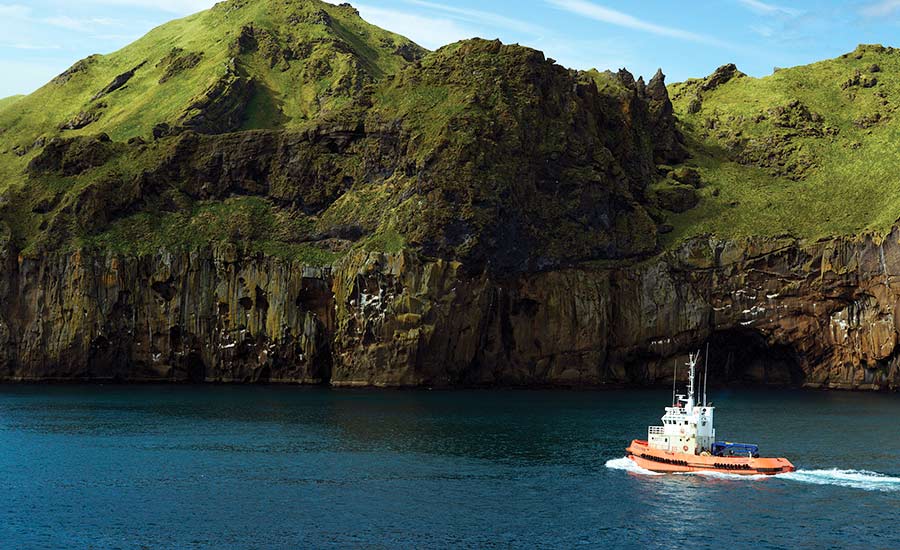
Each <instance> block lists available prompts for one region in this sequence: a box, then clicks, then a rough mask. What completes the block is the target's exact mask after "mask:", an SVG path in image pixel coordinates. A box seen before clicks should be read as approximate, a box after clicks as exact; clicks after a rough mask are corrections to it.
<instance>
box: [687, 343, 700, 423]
mask: <svg viewBox="0 0 900 550" xmlns="http://www.w3.org/2000/svg"><path fill="white" fill-rule="evenodd" d="M697 355H699V354H697ZM688 357H689V358H690V359H689V361H688V367H690V369H691V372H690V380H691V383H690V385H689V386H688V400H687V406H686V407H685V408H686V409H687V413H688V414H691V411H693V410H694V378H695V368H696V366H697V356H695V355H694V354H693V353H691V354H688Z"/></svg>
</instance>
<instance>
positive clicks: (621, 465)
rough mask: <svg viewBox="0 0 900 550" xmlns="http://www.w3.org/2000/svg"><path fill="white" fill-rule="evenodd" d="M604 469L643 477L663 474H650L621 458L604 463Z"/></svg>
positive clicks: (648, 471)
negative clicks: (622, 471)
mask: <svg viewBox="0 0 900 550" xmlns="http://www.w3.org/2000/svg"><path fill="white" fill-rule="evenodd" d="M606 467H607V468H610V469H612V470H625V471H626V472H631V473H633V474H641V475H645V476H661V475H665V474H661V473H659V472H651V471H650V470H646V469H644V468H641V467H640V466H638V465H637V464H635V462H634V461H633V460H631V459H630V458H628V457H622V458H611V459H609V460H607V461H606Z"/></svg>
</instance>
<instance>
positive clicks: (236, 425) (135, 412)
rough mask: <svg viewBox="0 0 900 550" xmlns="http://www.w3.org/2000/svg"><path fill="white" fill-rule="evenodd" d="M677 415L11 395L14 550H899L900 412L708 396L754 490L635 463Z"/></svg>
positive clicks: (491, 396) (578, 405) (500, 396)
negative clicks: (750, 459) (752, 446)
mask: <svg viewBox="0 0 900 550" xmlns="http://www.w3.org/2000/svg"><path fill="white" fill-rule="evenodd" d="M669 399H670V396H669V393H668V392H666V391H601V392H571V391H570V392H564V391H560V392H555V391H457V392H443V391H440V392H439V391H368V390H366V391H362V390H359V391H357V390H349V391H348V390H341V391H336V390H327V389H308V388H295V387H249V386H245V387H237V386H235V387H221V386H216V387H213V386H210V387H189V386H136V387H132V386H0V547H2V548H15V549H18V548H66V549H68V548H97V549H105V548H154V549H155V548H163V549H168V548H172V549H178V548H210V549H212V548H215V549H224V548H248V549H250V548H259V549H278V548H328V547H334V548H445V547H450V546H453V547H468V548H495V547H496V548H686V549H692V550H693V549H698V548H716V549H721V548H753V549H769V548H791V549H793V548H810V549H813V548H815V549H819V548H866V549H879V548H884V549H896V548H900V396H898V395H884V394H878V395H876V394H855V393H817V392H792V391H761V390H752V391H751V390H734V391H716V392H713V395H712V399H713V401H714V403H715V405H716V406H717V407H718V409H717V411H716V416H717V430H718V433H719V436H720V438H722V439H725V438H727V439H728V440H731V441H741V442H754V443H759V444H760V446H761V451H762V452H763V454H765V455H775V456H786V457H788V458H790V459H791V460H792V461H793V462H794V464H795V465H796V466H798V468H799V471H798V472H796V473H792V474H786V475H780V476H777V477H774V478H751V479H745V478H740V477H737V476H725V475H715V476H712V475H651V474H649V473H648V472H643V471H641V470H639V469H637V468H635V467H634V466H632V465H631V463H630V462H629V461H627V460H626V459H623V457H624V450H623V449H624V447H625V446H626V444H627V443H628V442H629V441H630V440H631V439H633V438H636V437H640V438H643V437H644V436H645V434H646V428H647V426H648V425H650V424H657V423H658V421H659V417H660V416H661V415H662V412H663V410H662V407H664V406H665V405H666V403H667V402H668V401H669Z"/></svg>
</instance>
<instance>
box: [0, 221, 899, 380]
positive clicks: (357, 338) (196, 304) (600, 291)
mask: <svg viewBox="0 0 900 550" xmlns="http://www.w3.org/2000/svg"><path fill="white" fill-rule="evenodd" d="M4 262H5V264H6V265H7V269H6V270H5V276H4V278H3V280H2V281H0V291H2V292H3V308H2V320H0V346H2V357H3V360H2V363H0V374H2V377H3V378H4V379H8V380H47V379H51V380H52V379H76V380H77V379H91V380H96V379H122V380H181V381H188V380H193V381H200V380H205V381H226V382H258V381H279V382H295V383H330V384H332V385H335V386H361V385H383V386H421V385H427V386H452V385H464V384H465V385H498V384H500V385H565V386H568V385H604V384H662V383H669V382H670V381H671V376H672V364H673V362H674V361H675V360H678V361H681V360H682V359H683V358H684V355H685V354H686V352H687V351H690V350H694V349H697V348H700V347H701V346H702V345H703V344H704V342H705V341H709V342H711V344H712V346H711V348H712V358H711V359H712V363H711V365H712V371H711V373H710V376H711V380H713V381H714V383H717V384H722V383H730V382H738V383H753V384H777V385H786V384H803V385H806V386H807V387H827V388H839V389H886V388H896V387H897V386H898V385H900V367H898V363H900V359H898V357H900V353H898V348H897V339H898V328H897V323H896V321H895V317H894V309H895V307H896V305H897V303H898V302H900V280H898V279H897V276H898V275H900V231H895V232H894V233H892V234H891V235H889V236H888V238H886V239H885V240H884V241H874V240H872V239H869V238H860V239H838V240H830V241H822V242H815V243H799V242H794V241H746V242H740V243H737V242H718V241H712V240H703V241H693V242H691V243H688V244H687V245H685V246H684V247H682V248H681V249H679V250H678V251H677V252H675V253H672V254H667V255H664V256H661V257H659V258H656V259H654V260H652V261H648V262H645V263H642V264H640V265H636V266H632V267H623V268H617V269H610V270H601V269H593V270H590V269H564V270H556V271H550V272H544V273H533V274H525V275H520V276H515V277H512V278H510V279H508V280H498V279H496V278H493V277H491V276H489V275H486V274H485V275H480V276H471V275H468V274H466V273H465V271H464V270H463V269H462V265H461V264H460V263H458V262H453V261H447V260H426V259H422V258H420V257H418V256H417V255H415V254H412V253H408V252H407V253H398V254H392V255H385V254H377V253H363V252H360V253H356V254H352V255H351V256H348V257H347V258H345V260H344V261H342V262H341V263H340V264H339V265H336V266H335V267H334V269H333V270H329V269H318V270H317V269H309V268H304V267H303V266H300V265H295V264H292V263H290V262H284V261H279V260H274V259H271V258H264V257H259V256H251V257H247V256H242V255H240V254H239V253H237V252H236V251H235V250H234V249H229V248H226V249H216V250H212V251H208V252H206V253H194V254H190V255H161V256H159V257H157V258H148V259H141V260H126V259H123V258H115V257H90V256H85V255H80V254H75V255H68V256H57V257H48V258H45V259H43V260H40V261H37V260H22V259H16V258H15V257H9V256H8V255H7V256H6V257H4ZM10 319H12V320H13V321H14V322H12V323H10V322H9V320H10Z"/></svg>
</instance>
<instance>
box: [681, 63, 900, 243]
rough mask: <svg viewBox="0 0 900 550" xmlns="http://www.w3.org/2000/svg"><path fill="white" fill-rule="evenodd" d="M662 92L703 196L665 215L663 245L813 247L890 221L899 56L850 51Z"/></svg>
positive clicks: (899, 196) (897, 207)
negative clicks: (756, 239)
mask: <svg viewBox="0 0 900 550" xmlns="http://www.w3.org/2000/svg"><path fill="white" fill-rule="evenodd" d="M670 93H671V95H672V99H673V102H674V104H675V109H676V113H677V115H678V117H679V119H680V121H681V125H682V129H683V131H684V133H685V134H686V135H687V136H688V142H689V145H690V148H691V150H692V153H693V154H694V158H693V160H692V161H691V164H693V165H695V166H696V167H697V168H698V169H699V171H700V172H701V174H702V176H703V180H704V182H705V187H704V188H703V189H701V190H700V195H701V201H700V204H699V206H698V207H697V208H695V209H692V210H689V211H687V212H685V213H682V214H678V215H673V216H671V217H670V222H671V223H672V224H673V225H674V226H675V231H674V232H673V233H671V234H670V236H669V237H668V239H669V242H677V241H679V240H681V239H683V238H685V237H689V236H692V235H698V234H704V233H714V234H716V235H719V236H723V237H732V236H743V235H781V234H790V235H794V236H798V237H808V238H818V237H825V236H830V235H845V234H855V233H859V232H865V231H885V230H887V229H888V228H889V227H890V226H891V225H892V224H893V223H894V222H895V221H896V220H897V219H898V218H900V175H898V172H897V170H896V166H897V165H898V162H900V150H898V148H897V143H900V116H898V115H897V113H896V110H897V108H898V106H900V50H895V49H893V48H884V47H882V46H860V47H859V48H858V49H857V50H856V51H854V52H851V53H849V54H846V55H844V56H841V57H840V58H837V59H832V60H828V61H822V62H820V63H815V64H812V65H808V66H803V67H795V68H791V69H782V70H777V71H776V72H775V73H774V74H772V75H770V76H768V77H765V78H759V79H757V78H750V77H746V76H744V75H742V74H740V73H739V72H738V73H734V74H732V71H731V70H730V68H729V67H723V68H722V69H720V70H719V71H718V72H717V73H716V74H714V75H712V76H711V77H709V78H707V79H702V80H689V81H687V82H684V83H679V84H674V85H672V86H670Z"/></svg>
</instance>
